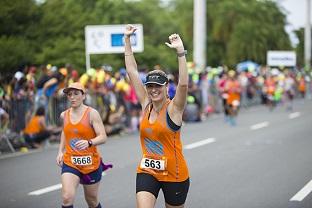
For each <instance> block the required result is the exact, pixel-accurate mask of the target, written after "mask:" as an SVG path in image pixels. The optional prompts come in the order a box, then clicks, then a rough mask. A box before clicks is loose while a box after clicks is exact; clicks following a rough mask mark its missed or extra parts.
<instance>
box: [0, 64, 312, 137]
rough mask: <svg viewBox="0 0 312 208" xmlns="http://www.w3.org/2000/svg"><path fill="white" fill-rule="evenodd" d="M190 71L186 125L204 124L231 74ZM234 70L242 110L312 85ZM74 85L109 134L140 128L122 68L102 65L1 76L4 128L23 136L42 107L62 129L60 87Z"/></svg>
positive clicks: (302, 79) (299, 77) (266, 71)
mask: <svg viewBox="0 0 312 208" xmlns="http://www.w3.org/2000/svg"><path fill="white" fill-rule="evenodd" d="M154 68H155V69H157V68H160V66H159V65H156V66H155V67H154ZM188 70H189V76H190V79H189V80H190V83H189V90H188V97H187V107H186V110H185V114H184V116H183V119H184V121H186V122H188V121H190V122H196V121H202V120H205V119H206V118H207V117H209V115H210V114H212V113H220V112H222V93H223V92H222V85H223V84H224V83H225V82H226V80H227V74H228V72H229V71H230V70H229V69H228V68H227V67H226V66H223V67H218V68H210V67H207V68H206V69H205V70H199V69H197V68H196V67H195V65H194V64H193V63H191V62H189V63H188ZM147 71H149V69H145V68H144V69H142V70H140V77H141V79H142V82H144V79H145V74H146V72H147ZM234 71H235V79H237V80H238V82H239V84H240V87H241V89H242V90H241V97H240V104H241V107H248V106H250V105H254V104H260V103H263V104H267V105H268V104H270V103H271V104H272V103H274V105H276V104H277V103H279V102H280V103H283V102H284V101H285V100H286V98H289V97H290V95H293V96H294V97H296V96H297V94H298V95H299V94H300V95H301V96H304V95H305V92H306V90H307V88H309V87H311V84H310V83H311V82H310V79H309V76H305V75H304V74H303V73H302V72H300V71H299V70H294V69H277V68H275V69H271V68H269V67H259V68H258V69H252V70H249V69H246V70H242V71H237V70H234ZM169 80H170V81H169V84H168V96H169V98H171V99H172V98H173V97H174V95H175V87H176V84H175V81H176V80H177V77H176V75H175V74H174V73H172V74H170V75H169ZM76 81H79V82H80V83H81V84H83V85H84V86H85V88H86V89H87V91H88V93H87V95H88V96H87V98H86V100H85V102H86V104H87V105H90V106H92V107H94V108H96V109H97V110H98V111H99V112H100V115H101V116H102V120H103V122H104V125H105V128H106V131H107V134H108V135H112V134H118V133H121V132H127V133H132V132H136V131H137V130H138V127H139V120H140V113H141V107H140V105H139V103H138V99H137V97H136V94H135V92H134V89H133V87H132V86H131V85H130V84H129V80H128V77H127V74H126V70H125V69H124V68H120V69H118V70H116V69H115V70H114V69H113V68H112V67H111V66H109V65H103V66H102V67H98V68H97V69H93V68H90V69H88V70H86V71H85V72H84V73H79V72H78V71H77V70H75V69H74V68H73V67H71V66H70V65H67V66H64V67H59V68H58V67H56V66H53V65H51V64H48V65H45V66H40V67H35V66H30V67H25V68H24V69H23V70H19V71H17V72H15V73H14V75H13V76H12V77H6V76H2V75H1V78H0V127H1V130H2V131H3V130H7V131H11V132H16V133H18V134H21V135H22V134H23V132H24V131H25V127H26V126H27V123H28V122H29V121H30V120H31V118H32V116H33V115H34V114H35V112H36V111H37V109H38V108H43V109H44V111H45V115H44V116H45V122H46V124H47V126H51V127H59V126H61V125H62V124H61V121H60V119H59V115H60V113H61V112H62V111H64V110H65V109H66V108H67V107H68V104H67V101H66V98H65V96H64V95H63V92H62V89H64V88H65V87H66V86H67V85H68V84H69V83H72V82H76ZM283 95H285V96H283ZM284 97H285V99H284ZM273 100H274V102H271V101H273ZM290 108H291V107H290ZM49 128H50V127H49Z"/></svg>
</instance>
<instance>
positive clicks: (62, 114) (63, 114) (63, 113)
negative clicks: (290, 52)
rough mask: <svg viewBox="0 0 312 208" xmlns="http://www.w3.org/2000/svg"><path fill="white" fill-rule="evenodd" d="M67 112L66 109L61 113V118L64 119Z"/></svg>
mask: <svg viewBox="0 0 312 208" xmlns="http://www.w3.org/2000/svg"><path fill="white" fill-rule="evenodd" d="M65 112H66V111H63V112H62V113H61V114H60V118H61V119H64V116H65Z"/></svg>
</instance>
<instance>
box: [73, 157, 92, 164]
mask: <svg viewBox="0 0 312 208" xmlns="http://www.w3.org/2000/svg"><path fill="white" fill-rule="evenodd" d="M71 162H72V163H73V164H74V165H92V157H91V156H72V157H71Z"/></svg>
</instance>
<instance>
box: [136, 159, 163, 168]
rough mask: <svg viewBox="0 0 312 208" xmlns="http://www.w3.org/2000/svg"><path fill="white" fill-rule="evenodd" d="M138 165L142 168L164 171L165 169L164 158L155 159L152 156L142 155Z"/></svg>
mask: <svg viewBox="0 0 312 208" xmlns="http://www.w3.org/2000/svg"><path fill="white" fill-rule="evenodd" d="M140 167H141V168H143V169H153V170H158V171H164V170H166V160H164V159H160V160H156V159H152V158H147V157H143V158H142V160H141V165H140Z"/></svg>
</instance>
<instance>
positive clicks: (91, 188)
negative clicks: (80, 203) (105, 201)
mask: <svg viewBox="0 0 312 208" xmlns="http://www.w3.org/2000/svg"><path fill="white" fill-rule="evenodd" d="M99 187H100V182H97V183H94V184H90V185H83V190H84V195H85V199H86V202H87V204H88V206H89V207H90V208H99V207H101V206H100V205H99V204H100V203H99V200H98V192H99Z"/></svg>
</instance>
